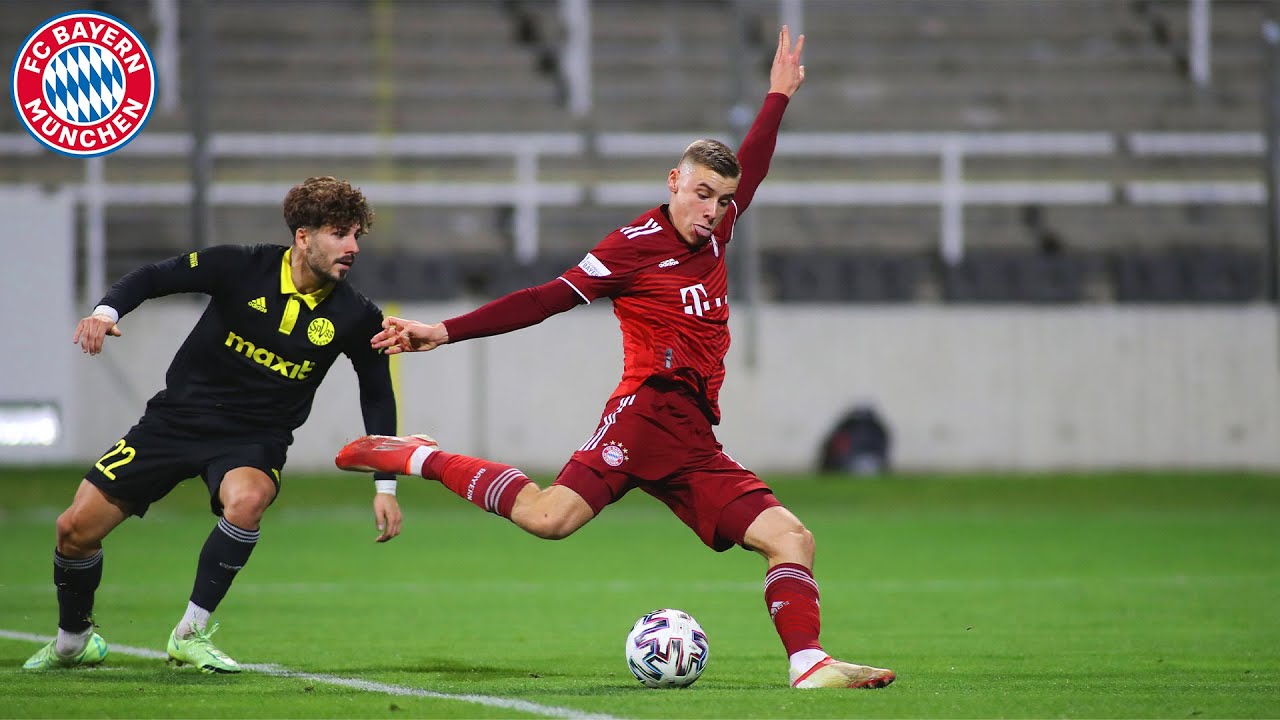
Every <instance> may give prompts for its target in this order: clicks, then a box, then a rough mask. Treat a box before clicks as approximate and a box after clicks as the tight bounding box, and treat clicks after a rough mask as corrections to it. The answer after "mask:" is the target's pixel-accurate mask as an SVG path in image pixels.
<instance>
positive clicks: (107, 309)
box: [89, 305, 120, 323]
mask: <svg viewBox="0 0 1280 720" xmlns="http://www.w3.org/2000/svg"><path fill="white" fill-rule="evenodd" d="M89 314H90V315H106V316H107V317H109V318H111V322H113V323H118V322H120V313H118V312H116V309H115V308H113V307H111V306H110V305H99V306H98V307H96V308H94V309H93V312H91V313H89Z"/></svg>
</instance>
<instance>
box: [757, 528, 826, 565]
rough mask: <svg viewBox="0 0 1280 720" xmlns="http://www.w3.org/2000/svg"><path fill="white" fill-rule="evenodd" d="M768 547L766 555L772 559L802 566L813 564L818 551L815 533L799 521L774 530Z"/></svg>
mask: <svg viewBox="0 0 1280 720" xmlns="http://www.w3.org/2000/svg"><path fill="white" fill-rule="evenodd" d="M766 545H767V551H766V554H767V555H769V556H770V557H771V558H774V559H779V560H784V561H786V562H798V563H800V564H802V565H810V564H812V563H813V556H814V552H815V550H816V545H815V542H814V539H813V533H811V532H809V528H807V527H805V526H804V525H803V524H801V523H800V521H798V520H797V521H796V522H794V523H788V524H787V525H786V526H784V527H780V528H777V529H776V530H774V532H773V533H772V534H771V537H769V538H768V541H767V543H766Z"/></svg>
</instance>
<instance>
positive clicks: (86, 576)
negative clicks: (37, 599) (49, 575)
mask: <svg viewBox="0 0 1280 720" xmlns="http://www.w3.org/2000/svg"><path fill="white" fill-rule="evenodd" d="M101 582H102V549H101V548H99V549H98V552H96V553H94V554H93V555H91V556H89V557H87V558H69V557H64V556H63V555H62V553H60V552H58V551H57V550H54V551H53V584H54V586H56V587H57V588H58V627H60V628H62V629H63V630H66V631H67V632H72V633H78V632H84V631H85V630H87V629H88V628H89V626H90V625H92V624H93V621H92V620H91V619H90V618H92V617H93V593H94V592H95V591H97V589H98V584H99V583H101Z"/></svg>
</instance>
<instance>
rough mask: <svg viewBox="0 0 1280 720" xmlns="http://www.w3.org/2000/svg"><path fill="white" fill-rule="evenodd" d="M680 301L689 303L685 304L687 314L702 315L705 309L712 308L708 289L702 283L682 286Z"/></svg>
mask: <svg viewBox="0 0 1280 720" xmlns="http://www.w3.org/2000/svg"><path fill="white" fill-rule="evenodd" d="M680 302H686V303H689V304H688V305H685V306H684V314H685V315H697V316H698V317H702V312H703V311H704V310H710V309H711V303H709V302H707V289H706V288H705V287H703V285H702V283H698V284H697V285H690V286H689V287H682V288H680Z"/></svg>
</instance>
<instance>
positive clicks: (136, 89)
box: [13, 10, 156, 157]
mask: <svg viewBox="0 0 1280 720" xmlns="http://www.w3.org/2000/svg"><path fill="white" fill-rule="evenodd" d="M155 100H156V72H155V65H154V64H153V63H152V62H151V53H150V51H148V50H147V46H146V43H144V42H143V41H142V38H140V37H138V34H137V33H135V32H134V31H133V28H130V27H129V26H128V25H126V24H124V23H123V22H121V21H120V20H118V19H116V18H114V17H112V16H110V15H107V14H105V13H100V12H94V11H90V10H80V11H76V12H70V13H66V14H64V15H58V16H57V17H54V18H50V19H49V20H48V21H46V22H45V23H44V24H43V25H41V26H40V27H39V28H36V30H35V32H33V33H31V36H30V37H28V38H27V40H26V42H24V43H23V45H22V49H21V50H19V51H18V55H17V57H16V58H15V59H14V62H13V105H14V109H15V110H17V112H18V117H19V118H21V119H22V124H23V125H24V126H26V128H27V132H29V133H31V136H32V137H34V138H35V139H36V140H38V141H40V142H41V143H42V144H44V145H45V146H47V147H49V148H50V149H52V150H55V151H57V152H60V153H62V154H64V155H71V156H73V157H95V156H97V155H106V154H107V153H109V152H114V151H116V150H119V149H120V148H122V147H124V145H125V144H126V143H128V142H129V141H130V140H132V139H133V138H134V137H135V136H137V134H138V133H139V132H140V131H141V130H142V126H143V125H145V124H146V122H147V119H148V118H149V117H151V110H152V108H153V107H155Z"/></svg>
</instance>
